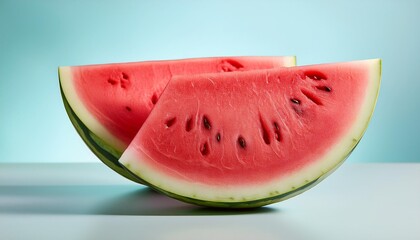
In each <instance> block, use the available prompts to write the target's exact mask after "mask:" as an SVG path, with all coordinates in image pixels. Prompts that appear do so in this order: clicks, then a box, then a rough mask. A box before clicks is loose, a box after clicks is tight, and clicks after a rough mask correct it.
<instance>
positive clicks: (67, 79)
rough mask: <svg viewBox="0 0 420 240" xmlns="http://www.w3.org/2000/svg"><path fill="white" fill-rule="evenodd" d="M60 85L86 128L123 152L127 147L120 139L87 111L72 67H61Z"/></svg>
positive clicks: (59, 69) (59, 70)
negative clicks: (76, 86) (77, 87)
mask: <svg viewBox="0 0 420 240" xmlns="http://www.w3.org/2000/svg"><path fill="white" fill-rule="evenodd" d="M58 72H59V75H60V76H59V77H60V84H61V87H62V90H63V93H64V96H65V97H66V99H67V102H68V103H69V105H70V107H71V108H72V110H73V111H74V112H75V114H76V115H77V117H78V118H79V119H80V120H81V121H82V122H83V124H85V125H86V127H87V128H88V129H89V130H90V131H91V132H93V133H94V134H95V135H96V136H98V137H99V138H100V139H102V140H103V141H104V142H106V143H107V144H109V145H110V146H112V148H114V149H115V150H117V151H120V152H123V151H124V150H125V149H126V148H127V145H126V144H124V143H123V142H122V141H120V140H119V139H117V138H115V137H114V135H112V134H111V133H110V132H109V131H108V130H107V129H106V128H105V127H104V126H103V125H102V123H100V122H99V121H98V120H97V119H96V117H95V116H94V115H92V114H91V113H90V111H89V110H88V109H87V107H86V106H85V104H84V103H83V101H82V100H81V97H80V96H79V95H78V93H77V91H76V88H75V86H74V80H73V73H72V67H68V66H66V67H59V68H58Z"/></svg>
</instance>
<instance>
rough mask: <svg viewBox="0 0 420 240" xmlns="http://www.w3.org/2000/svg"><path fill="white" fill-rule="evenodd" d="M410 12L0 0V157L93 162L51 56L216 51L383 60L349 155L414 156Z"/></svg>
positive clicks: (99, 58) (415, 62) (416, 81)
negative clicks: (363, 128)
mask: <svg viewBox="0 0 420 240" xmlns="http://www.w3.org/2000/svg"><path fill="white" fill-rule="evenodd" d="M419 11H420V1H417V2H416V1H397V0H395V1H381V0H372V1H362V0H359V1H348V0H346V1H344V0H343V1H309V0H308V1H291V0H288V1H264V0H258V1H227V0H224V1H216V0H212V1H192V0H191V1H81V0H76V1H68V0H66V1H61V0H60V1H53V0H50V1H48V0H43V1H41V0H40V1H22V0H18V1H12V0H11V1H5V0H0V76H1V79H0V123H1V124H0V134H1V135H0V136H1V138H0V153H1V157H0V162H83V161H98V160H97V159H96V157H95V156H94V155H93V154H92V153H91V152H90V151H89V150H88V148H87V147H86V146H85V145H84V143H83V142H82V141H81V139H80V138H79V136H78V135H77V133H76V131H75V130H74V129H73V126H72V125H71V123H70V121H69V120H68V118H67V115H66V113H65V111H64V107H63V105H62V102H61V98H60V92H59V86H58V78H57V67H58V66H59V65H82V64H91V63H107V62H125V61H139V60H151V59H173V58H188V57H204V56H219V55H296V56H297V57H298V64H299V65H303V64H312V63H323V62H335V61H350V60H358V59H368V58H382V60H383V77H382V88H381V93H380V97H379V100H378V104H377V108H376V111H375V114H374V117H373V119H372V121H371V124H370V126H369V128H368V131H367V132H366V135H365V137H364V138H363V139H362V141H361V143H360V144H359V146H358V147H357V148H356V150H355V151H354V153H353V154H352V155H351V157H350V158H349V161H353V162H358V161H359V162H361V161H363V162H379V161H384V162H397V161H398V162H415V161H420V158H419V157H418V156H420V147H419V140H418V139H419V136H420V131H419V127H418V124H419V122H420V121H419V120H420V119H419V117H420V114H419V113H418V110H419V107H418V105H419V103H420V101H419V100H420V97H419V96H420V94H419V93H418V92H419V87H420V77H419V76H420V75H419V73H417V71H419V70H420V59H419V55H420V27H419V25H418V24H419V23H420V14H419ZM337 117H339V116H337Z"/></svg>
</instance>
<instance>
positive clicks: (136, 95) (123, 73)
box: [59, 57, 295, 182]
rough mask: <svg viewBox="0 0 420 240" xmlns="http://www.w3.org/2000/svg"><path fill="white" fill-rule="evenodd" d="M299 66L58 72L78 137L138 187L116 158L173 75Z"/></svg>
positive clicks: (121, 66)
mask: <svg viewBox="0 0 420 240" xmlns="http://www.w3.org/2000/svg"><path fill="white" fill-rule="evenodd" d="M294 65H295V57H219V58H197V59H183V60H171V61H149V62H133V63H117V64H102V65H87V66H73V67H60V68H59V78H60V86H61V92H62V97H63V102H64V105H65V108H66V111H67V113H68V115H69V117H70V120H71V121H72V123H73V125H74V126H75V128H76V130H77V132H78V133H79V135H80V136H81V137H82V138H83V140H84V141H85V143H86V144H87V145H88V146H89V148H90V149H91V150H92V151H93V152H94V153H95V154H96V155H97V156H98V157H99V159H101V160H102V161H103V162H104V163H105V164H106V165H107V166H109V167H110V168H112V169H113V170H115V171H116V172H118V173H120V174H121V175H123V176H125V177H127V178H128V179H131V180H133V181H136V182H142V181H141V180H140V179H137V177H136V176H132V175H131V174H130V173H129V172H127V171H125V170H124V169H123V168H122V167H121V165H120V164H119V162H118V158H119V157H120V156H121V154H122V152H123V151H124V150H125V149H126V148H127V146H128V144H129V143H130V142H131V141H132V139H133V138H134V136H135V135H136V133H137V132H138V130H139V129H140V127H141V126H142V124H143V122H144V121H145V120H146V118H147V117H148V115H149V113H150V111H151V109H152V108H153V106H154V105H155V104H156V103H157V101H158V100H159V96H160V95H161V93H162V91H163V89H164V88H165V86H166V85H167V83H168V81H169V80H170V79H171V77H172V76H174V75H191V74H200V73H217V72H232V71H247V70H252V69H266V68H274V67H287V66H294Z"/></svg>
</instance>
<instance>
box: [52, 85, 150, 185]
mask: <svg viewBox="0 0 420 240" xmlns="http://www.w3.org/2000/svg"><path fill="white" fill-rule="evenodd" d="M60 91H61V97H62V99H63V103H64V108H65V110H66V112H67V115H68V116H69V119H70V121H71V123H72V124H73V126H74V128H75V129H76V131H77V133H78V134H79V136H80V137H81V138H82V139H83V141H84V142H85V143H86V145H87V146H88V147H89V149H90V150H91V151H92V152H93V153H94V154H95V155H96V156H97V157H98V158H99V159H100V160H101V161H102V162H103V163H104V164H105V165H107V166H108V167H109V168H111V169H112V170H114V171H115V172H117V173H119V174H120V175H122V176H124V177H125V178H127V179H129V180H132V181H134V182H137V183H141V184H145V182H144V181H143V180H142V179H140V178H139V177H137V176H135V175H133V174H132V173H131V172H130V171H127V170H126V169H125V168H123V166H122V164H121V163H120V162H119V161H118V159H119V158H120V157H121V155H122V152H120V151H118V150H116V149H114V148H113V147H112V146H110V145H109V144H107V143H106V142H104V141H102V140H101V138H99V137H98V136H96V135H95V134H94V133H93V132H92V131H90V130H89V129H88V128H87V127H86V125H85V124H84V123H83V122H82V121H81V120H80V119H79V118H78V117H77V115H76V113H75V112H74V111H73V109H72V108H71V107H70V104H69V103H68V101H67V98H66V96H65V94H64V92H63V89H62V87H61V84H60Z"/></svg>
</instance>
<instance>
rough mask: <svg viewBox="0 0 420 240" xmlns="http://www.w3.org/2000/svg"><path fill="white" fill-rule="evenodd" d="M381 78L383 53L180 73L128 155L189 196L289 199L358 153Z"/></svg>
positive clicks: (170, 189)
mask: <svg viewBox="0 0 420 240" xmlns="http://www.w3.org/2000/svg"><path fill="white" fill-rule="evenodd" d="M379 82H380V60H377V59H375V60H365V61H355V62H347V63H335V64H323V65H312V66H302V67H292V68H279V69H270V70H259V71H249V72H235V73H224V74H204V75H196V76H180V77H174V78H173V79H172V80H171V82H170V83H169V84H168V86H167V88H166V89H165V91H164V93H163V94H162V96H161V98H160V100H159V102H158V103H157V105H156V106H155V108H154V109H153V111H152V112H151V114H150V116H149V117H148V119H147V120H146V122H145V123H144V125H143V127H142V129H141V130H140V131H139V133H138V134H137V136H136V137H135V139H134V140H133V142H132V143H131V145H130V146H129V148H128V149H127V150H126V151H125V152H124V154H123V156H122V158H121V159H120V162H121V163H122V164H123V165H125V166H126V167H127V168H128V169H129V170H130V171H132V172H133V173H134V174H136V175H137V176H139V177H140V178H142V179H143V180H145V181H146V182H148V183H149V184H150V185H152V186H155V188H156V189H158V190H160V191H162V192H164V193H167V194H168V195H170V196H172V197H175V198H178V199H180V200H184V201H187V202H192V203H196V204H200V205H208V206H233V207H235V206H236V207H237V206H239V207H244V206H245V207H247V206H252V207H255V206H261V205H265V204H268V203H271V202H276V201H280V200H282V199H285V198H288V197H290V196H293V195H296V194H297V193H299V192H301V191H303V190H304V189H306V188H307V187H309V186H312V185H313V183H314V182H317V181H318V180H319V179H322V178H323V177H325V176H326V174H327V173H329V172H331V170H332V169H335V168H336V167H337V166H338V165H339V164H340V163H341V162H342V161H343V160H344V159H345V158H346V157H347V156H348V155H349V154H350V152H351V151H352V150H353V148H354V147H355V146H356V144H357V143H358V142H359V140H360V139H361V137H362V135H363V133H364V131H365V129H366V127H367V125H368V122H369V119H370V117H371V114H372V112H373V109H374V106H375V103H376V99H377V94H378V91H379ZM297 189H299V191H297ZM244 203H245V205H244ZM226 204H227V205H226Z"/></svg>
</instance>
